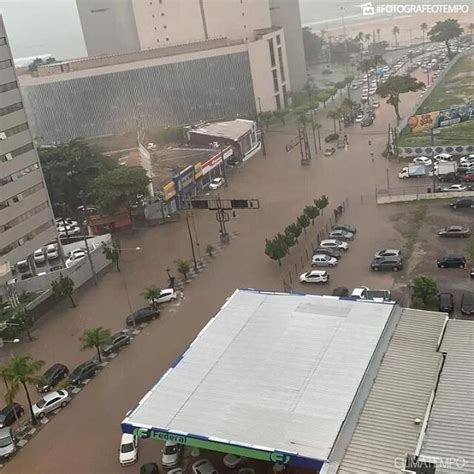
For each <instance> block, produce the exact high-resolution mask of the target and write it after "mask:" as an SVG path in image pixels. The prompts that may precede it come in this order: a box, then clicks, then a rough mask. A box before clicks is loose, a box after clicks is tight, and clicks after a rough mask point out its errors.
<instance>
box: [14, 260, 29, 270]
mask: <svg viewBox="0 0 474 474" xmlns="http://www.w3.org/2000/svg"><path fill="white" fill-rule="evenodd" d="M16 268H17V270H18V271H19V272H24V271H26V270H29V269H30V264H29V263H28V260H26V259H25V260H19V261H18V262H16Z"/></svg>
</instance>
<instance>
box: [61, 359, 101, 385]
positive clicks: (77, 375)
mask: <svg viewBox="0 0 474 474" xmlns="http://www.w3.org/2000/svg"><path fill="white" fill-rule="evenodd" d="M98 370H99V366H98V365H97V362H95V361H94V360H90V361H88V362H83V363H82V364H81V365H78V366H77V367H76V368H75V369H74V370H73V371H72V372H71V373H70V374H69V377H68V381H69V383H71V384H73V385H78V384H80V383H82V382H83V381H84V380H86V379H90V378H91V377H93V376H94V375H95V374H96V372H97V371H98Z"/></svg>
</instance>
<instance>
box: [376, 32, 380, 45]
mask: <svg viewBox="0 0 474 474" xmlns="http://www.w3.org/2000/svg"><path fill="white" fill-rule="evenodd" d="M377 41H378V42H379V43H380V28H377Z"/></svg>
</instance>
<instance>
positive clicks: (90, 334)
mask: <svg viewBox="0 0 474 474" xmlns="http://www.w3.org/2000/svg"><path fill="white" fill-rule="evenodd" d="M79 339H80V341H81V342H82V349H92V348H93V347H95V348H96V350H97V356H98V357H99V362H102V355H101V353H100V347H101V346H104V345H106V344H110V341H111V340H112V337H111V335H110V329H104V328H103V327H98V328H90V329H85V330H84V332H83V334H82V336H81V337H80V338H79Z"/></svg>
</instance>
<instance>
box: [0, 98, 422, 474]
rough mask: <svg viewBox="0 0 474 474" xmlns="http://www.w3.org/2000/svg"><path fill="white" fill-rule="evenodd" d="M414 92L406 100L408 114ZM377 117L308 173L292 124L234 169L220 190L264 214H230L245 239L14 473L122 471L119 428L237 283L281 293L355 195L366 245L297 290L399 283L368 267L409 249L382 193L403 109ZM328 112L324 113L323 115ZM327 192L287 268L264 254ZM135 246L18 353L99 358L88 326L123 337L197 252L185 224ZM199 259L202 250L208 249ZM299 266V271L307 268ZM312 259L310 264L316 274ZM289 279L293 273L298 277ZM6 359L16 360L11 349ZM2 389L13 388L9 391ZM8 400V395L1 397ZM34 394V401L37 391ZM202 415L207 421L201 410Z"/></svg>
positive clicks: (212, 231)
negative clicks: (393, 129) (85, 347)
mask: <svg viewBox="0 0 474 474" xmlns="http://www.w3.org/2000/svg"><path fill="white" fill-rule="evenodd" d="M414 97H415V95H413V97H408V96H405V97H404V98H403V103H402V112H403V108H404V107H407V106H408V105H409V104H410V102H411V101H412V100H414ZM383 102H384V101H382V106H381V108H380V109H378V110H377V120H376V122H375V124H374V125H373V126H372V127H369V128H365V129H364V128H360V126H359V125H358V124H355V125H353V126H352V127H350V128H348V129H347V135H348V137H349V143H350V146H349V149H348V150H347V151H344V150H338V151H337V153H336V155H334V156H333V157H331V158H323V157H322V155H318V156H317V158H315V159H313V160H312V162H311V164H310V166H304V167H303V166H301V165H300V160H299V153H298V151H297V150H296V149H295V150H294V151H293V152H291V153H290V154H287V153H285V151H284V146H285V143H286V142H287V141H289V139H290V138H291V136H292V135H294V133H295V130H294V128H292V127H294V126H291V125H290V126H288V127H285V128H284V127H275V128H273V129H271V130H270V131H269V133H268V134H267V135H266V138H267V156H266V157H263V156H261V155H260V156H257V157H255V158H254V159H252V160H251V161H249V162H247V163H245V164H244V165H242V167H241V168H240V169H238V170H235V172H233V173H232V174H231V175H230V177H229V181H230V184H229V187H228V188H226V189H224V190H223V191H221V195H222V196H223V197H224V196H233V197H244V198H245V197H248V198H258V199H260V201H261V209H260V210H259V211H239V212H238V213H237V217H236V218H235V219H231V222H230V223H229V230H231V231H236V232H238V236H237V238H236V239H234V240H232V242H231V243H230V244H229V245H228V246H227V247H225V249H224V250H223V251H222V253H221V254H220V255H218V256H216V258H215V259H214V260H213V261H212V263H211V264H210V265H209V266H208V267H207V268H206V269H205V271H204V272H203V273H202V274H200V275H199V277H198V278H196V279H195V280H194V281H193V282H192V283H191V284H189V285H188V286H186V288H185V290H184V300H183V301H182V302H181V304H180V305H179V306H177V307H174V308H173V309H176V312H170V311H169V310H165V311H164V312H163V314H162V317H161V318H160V319H159V320H158V321H155V322H153V323H151V324H150V325H149V326H148V327H147V328H146V329H145V330H144V331H143V332H142V333H141V334H140V335H139V336H138V337H137V339H136V340H135V341H134V342H133V344H131V345H130V346H129V347H127V348H125V349H124V350H123V351H122V352H121V353H120V355H119V356H118V357H117V358H116V359H115V360H113V361H112V363H110V364H109V365H108V367H106V368H105V369H104V370H103V371H102V372H101V374H100V375H99V376H98V377H97V378H96V379H94V380H93V381H92V382H91V383H90V384H89V385H87V386H86V387H85V388H84V390H83V391H82V392H81V393H80V394H79V396H78V397H77V398H76V399H75V400H74V402H73V403H72V404H71V405H70V406H68V407H67V408H65V409H64V410H63V411H62V412H61V413H60V414H59V415H58V416H57V417H55V418H54V419H53V420H52V421H51V422H50V423H49V424H48V425H47V426H46V427H45V428H44V429H43V430H42V431H41V432H40V433H39V434H38V435H37V436H36V437H35V438H34V439H33V440H32V441H31V442H30V443H29V444H28V446H26V447H25V448H24V449H22V450H21V451H20V452H19V454H18V455H17V456H16V457H15V458H14V459H13V460H12V461H11V462H10V463H8V464H7V465H6V466H5V467H4V469H3V470H4V472H6V473H15V474H23V473H25V474H26V473H29V474H32V473H49V474H56V473H57V474H59V473H64V472H68V473H72V474H82V473H101V474H105V473H115V472H122V468H121V467H120V466H119V464H118V460H117V459H118V453H117V448H118V445H119V440H120V434H121V433H120V422H121V420H122V419H123V417H124V415H125V413H126V412H127V411H128V410H129V409H130V408H132V407H133V406H135V404H136V403H137V401H138V400H140V399H141V398H142V397H143V395H144V394H145V393H146V392H147V390H148V389H149V388H150V387H151V386H152V385H153V384H154V382H155V381H156V380H157V379H158V378H159V377H160V375H161V374H162V373H163V372H164V371H165V370H166V369H167V368H168V366H169V365H170V363H171V362H172V361H173V360H174V359H175V358H176V356H177V355H178V354H179V353H181V352H182V351H183V349H184V348H185V347H186V346H187V345H188V344H189V343H190V342H191V341H192V340H193V338H194V337H195V335H196V334H197V333H198V331H199V330H200V329H201V328H202V327H203V326H204V324H205V323H206V322H207V321H208V320H209V319H210V318H211V317H212V316H213V315H214V314H215V313H216V311H217V310H218V309H219V307H220V306H221V305H222V304H223V303H224V301H225V298H226V297H227V296H229V295H230V294H231V293H232V292H233V291H234V290H235V288H239V287H255V288H263V289H274V290H280V291H281V290H283V283H282V282H283V278H286V276H287V275H288V272H289V271H293V272H295V270H294V263H295V262H296V263H297V265H298V262H301V259H300V258H301V256H304V255H305V248H306V249H308V248H310V245H311V241H312V240H315V234H316V231H317V230H319V229H321V228H322V226H323V225H324V223H325V222H326V220H327V219H328V218H329V215H330V213H331V212H332V209H333V206H335V205H336V204H338V203H339V202H340V201H342V200H343V199H345V198H348V200H349V208H348V210H347V213H346V215H345V216H344V219H343V220H344V221H346V222H348V223H352V224H354V225H356V226H357V227H358V229H359V232H358V234H357V240H356V241H355V242H354V243H353V245H352V248H351V249H350V250H349V252H348V255H347V256H345V257H344V258H343V260H342V261H341V264H340V266H339V267H338V268H336V269H334V270H331V285H330V286H329V287H324V288H323V287H316V288H313V287H303V286H301V285H300V284H299V283H294V285H293V289H294V290H304V291H307V292H314V293H322V292H327V291H330V290H331V289H332V288H333V287H335V286H340V285H344V286H349V287H354V286H357V285H360V284H366V285H373V286H377V287H386V288H392V287H393V285H394V279H393V276H392V275H391V274H388V275H378V274H371V272H370V271H369V270H368V264H369V262H370V258H371V256H372V254H373V253H374V252H375V251H376V250H377V249H378V248H380V247H383V246H388V245H396V244H398V245H400V235H399V234H398V233H397V232H396V231H395V230H394V228H393V225H392V221H391V218H392V217H391V216H392V215H393V213H394V211H393V208H392V207H380V206H379V207H377V206H376V205H375V199H374V188H375V186H377V185H379V184H380V183H382V187H383V183H384V182H385V180H386V173H387V171H386V170H387V169H388V170H389V174H390V176H391V177H392V179H396V178H395V176H396V174H397V173H398V170H399V165H397V164H391V163H389V164H388V166H387V164H386V160H385V159H384V158H382V157H381V152H382V150H383V149H384V146H385V139H386V129H387V124H388V122H389V121H393V117H394V115H393V110H392V108H391V107H389V106H387V105H385V104H384V103H383ZM320 113H321V112H320ZM318 121H319V122H321V123H323V124H324V128H323V130H324V131H325V133H323V136H325V135H326V134H327V133H329V131H330V130H331V129H332V122H331V123H328V121H327V120H326V119H325V118H324V117H321V118H318ZM369 139H370V140H371V141H372V147H373V150H374V152H375V160H374V161H373V162H372V160H371V159H370V153H369V152H370V150H369V148H368V140H369ZM322 194H326V195H328V196H329V201H330V206H329V208H328V209H327V211H326V212H325V215H324V216H323V217H321V218H319V219H317V221H316V224H315V227H309V228H308V231H307V235H306V237H305V236H303V237H302V238H301V239H300V244H299V246H298V247H296V248H294V249H293V250H292V253H291V255H290V257H288V258H287V259H286V260H285V261H284V263H283V266H282V268H280V267H279V266H278V264H277V263H275V262H273V261H271V260H270V259H268V258H267V257H266V256H265V255H264V253H263V248H264V241H265V238H270V237H272V236H273V235H274V234H275V233H277V232H280V231H282V230H283V229H284V227H286V226H287V225H288V224H290V223H291V222H294V221H295V219H296V216H298V215H299V214H301V212H302V210H303V208H304V206H305V205H308V204H311V203H312V200H313V198H318V197H320V196H321V195H322ZM194 221H195V227H196V230H197V236H198V240H199V243H200V248H201V249H205V247H206V245H207V244H208V243H215V242H216V241H217V235H218V234H217V229H218V227H217V222H216V220H215V216H214V215H213V214H212V213H210V212H208V211H196V212H195V216H194ZM137 246H139V247H140V248H141V249H142V250H140V251H135V250H129V251H127V250H125V251H124V252H123V258H122V262H121V266H122V272H121V273H117V272H116V271H115V270H114V269H111V270H110V271H109V273H107V274H106V275H105V276H104V277H103V278H101V280H100V282H99V285H98V286H97V287H94V286H90V287H88V288H85V289H81V290H80V291H79V292H78V295H77V298H76V299H77V301H78V307H77V308H76V309H72V308H69V307H68V306H67V304H66V303H64V305H59V306H57V307H56V308H54V309H53V310H51V311H50V312H49V313H48V314H47V315H46V316H45V317H43V318H42V319H41V320H40V322H39V323H38V324H37V326H36V328H35V330H34V333H33V334H34V337H35V341H33V342H31V343H21V344H19V345H18V346H20V347H16V346H15V347H14V348H13V347H12V346H10V347H8V350H10V351H11V350H13V349H14V350H15V351H16V352H20V353H29V354H31V355H33V357H35V358H40V359H42V360H44V361H45V362H46V365H48V364H51V363H53V362H59V361H60V362H63V363H65V364H66V365H68V366H69V367H70V368H72V367H74V366H75V365H77V364H79V363H80V362H82V361H84V360H86V359H88V358H91V357H93V356H94V351H92V350H90V351H86V352H82V351H81V350H80V343H79V340H78V338H79V336H80V334H81V333H82V331H83V329H84V328H87V327H93V326H103V327H108V328H111V329H112V330H113V331H115V330H119V329H121V328H123V327H124V319H125V316H126V315H127V314H128V312H129V305H128V300H127V294H126V293H127V292H126V290H128V293H129V295H130V304H131V306H132V308H133V309H136V308H138V307H141V306H143V304H144V301H143V298H142V296H141V293H142V291H143V289H144V288H145V287H147V286H150V285H153V284H156V285H158V286H160V285H161V286H164V285H165V284H166V281H167V276H166V271H165V269H166V268H167V267H169V268H171V269H173V272H174V273H176V272H175V271H174V268H175V263H174V262H175V260H176V259H178V258H190V257H191V252H190V246H189V240H188V236H187V230H186V226H185V222H183V221H181V222H178V223H175V224H169V225H166V226H159V227H155V228H150V229H146V230H140V231H136V232H135V233H133V234H132V235H130V236H128V237H127V238H126V239H124V241H123V242H122V247H124V248H130V249H134V248H135V247H137ZM201 253H203V251H202V250H201ZM299 265H300V267H299V268H298V271H300V270H301V263H299ZM308 267H309V266H308V265H307V260H306V261H305V268H308ZM288 278H289V277H288ZM3 351H4V352H3V355H4V356H6V355H8V352H7V348H5V349H3ZM2 388H3V387H2ZM2 396H3V393H2ZM33 398H35V394H33ZM197 416H198V414H197ZM159 456H160V452H159V447H158V445H155V444H153V443H142V448H141V455H140V462H139V463H138V465H137V466H135V467H132V468H129V469H128V471H129V472H138V470H139V465H140V464H141V463H144V462H147V461H151V460H154V459H158V458H159Z"/></svg>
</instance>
